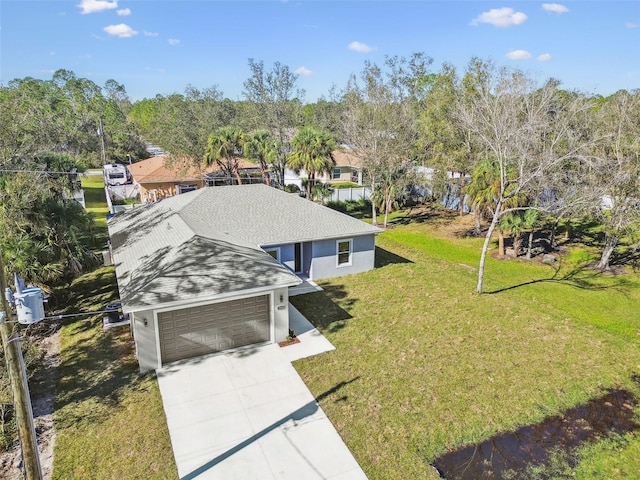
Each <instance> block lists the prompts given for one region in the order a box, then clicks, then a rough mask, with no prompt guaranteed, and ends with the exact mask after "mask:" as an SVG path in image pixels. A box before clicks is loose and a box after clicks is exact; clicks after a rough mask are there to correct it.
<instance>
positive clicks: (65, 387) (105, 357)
mask: <svg viewBox="0 0 640 480" xmlns="http://www.w3.org/2000/svg"><path fill="white" fill-rule="evenodd" d="M82 182H83V188H84V189H85V198H86V201H87V210H89V211H92V212H94V213H95V214H96V223H97V230H98V235H97V236H96V238H97V240H96V248H98V249H103V248H104V247H105V246H106V238H107V235H106V213H107V209H106V203H105V198H104V190H103V184H102V177H101V176H97V177H94V176H89V177H84V178H83V181H82ZM100 239H103V240H100ZM100 241H102V243H99V242H100ZM56 297H57V300H58V302H59V303H60V304H61V305H66V313H76V312H90V311H98V310H102V309H103V308H104V306H105V305H106V304H107V303H110V302H113V301H115V300H116V299H117V286H116V282H115V273H114V270H113V267H103V268H99V269H97V270H95V271H93V272H90V273H87V274H85V275H83V276H81V277H79V278H77V279H76V280H75V281H74V282H73V283H72V284H71V285H69V286H68V287H67V288H65V289H61V290H59V291H57V292H56ZM60 337H61V340H60V342H61V353H60V357H61V358H60V366H59V367H58V375H57V376H58V380H57V386H56V399H55V414H54V422H55V426H56V441H55V447H54V448H55V449H54V465H53V478H54V479H60V480H67V479H75V478H78V479H79V478H82V479H85V478H96V479H114V480H115V479H118V480H119V479H129V478H131V479H134V478H144V479H154V478H157V479H167V478H177V476H178V474H177V470H176V466H175V463H174V460H173V451H172V449H171V443H170V440H169V432H168V429H167V424H166V419H165V416H164V410H163V407H162V399H161V397H160V392H159V390H158V383H157V381H156V379H155V377H153V376H151V375H146V376H140V375H139V374H138V363H137V361H136V359H135V357H134V352H133V340H132V338H131V334H130V331H129V328H128V327H126V326H124V327H117V328H112V329H109V330H106V331H104V330H103V329H102V315H101V314H96V315H93V316H87V317H71V319H68V320H66V321H64V323H63V325H62V328H61V330H60Z"/></svg>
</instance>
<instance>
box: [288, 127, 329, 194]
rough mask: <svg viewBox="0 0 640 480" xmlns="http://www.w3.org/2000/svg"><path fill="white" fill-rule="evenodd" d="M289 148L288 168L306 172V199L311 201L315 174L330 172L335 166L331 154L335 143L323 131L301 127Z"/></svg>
mask: <svg viewBox="0 0 640 480" xmlns="http://www.w3.org/2000/svg"><path fill="white" fill-rule="evenodd" d="M291 146H292V147H293V151H292V152H291V153H290V154H289V156H288V158H287V160H288V163H289V166H290V167H291V168H294V169H304V170H305V171H306V172H307V175H308V181H307V199H309V200H311V198H312V195H311V192H312V190H313V185H314V183H315V179H316V174H318V173H328V172H331V169H332V168H333V167H335V165H336V161H335V160H334V158H333V156H332V154H331V152H333V150H335V148H336V141H335V140H334V139H333V137H332V136H331V135H330V134H329V133H327V132H325V131H323V130H316V129H315V128H311V127H302V128H301V129H300V130H298V133H296V135H295V136H294V137H293V140H291Z"/></svg>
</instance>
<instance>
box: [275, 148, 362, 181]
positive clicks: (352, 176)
mask: <svg viewBox="0 0 640 480" xmlns="http://www.w3.org/2000/svg"><path fill="white" fill-rule="evenodd" d="M332 155H333V158H334V160H335V161H336V166H335V167H334V168H333V170H332V171H331V172H330V173H324V174H321V175H316V180H317V181H318V182H322V183H329V184H330V183H339V182H351V183H357V184H358V185H362V180H363V177H362V160H361V159H360V158H358V157H356V156H355V155H354V154H353V153H352V152H351V151H350V150H349V149H340V150H334V151H333V152H332ZM306 178H307V172H305V171H304V170H299V171H295V170H291V169H289V168H287V169H286V170H285V181H284V184H285V185H291V184H296V185H297V186H298V187H300V188H302V179H306Z"/></svg>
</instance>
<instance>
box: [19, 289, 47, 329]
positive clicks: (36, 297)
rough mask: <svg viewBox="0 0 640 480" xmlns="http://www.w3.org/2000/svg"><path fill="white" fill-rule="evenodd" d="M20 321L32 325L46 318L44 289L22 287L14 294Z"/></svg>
mask: <svg viewBox="0 0 640 480" xmlns="http://www.w3.org/2000/svg"><path fill="white" fill-rule="evenodd" d="M14 301H15V303H16V311H17V313H18V322H20V323H21V324H23V325H30V324H32V323H35V322H38V321H40V320H42V319H43V318H44V296H43V295H42V289H41V288H38V287H30V288H24V289H21V291H20V292H16V293H15V295H14Z"/></svg>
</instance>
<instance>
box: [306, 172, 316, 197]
mask: <svg viewBox="0 0 640 480" xmlns="http://www.w3.org/2000/svg"><path fill="white" fill-rule="evenodd" d="M314 183H315V172H309V178H308V179H307V200H311V190H312V189H313V184H314Z"/></svg>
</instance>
